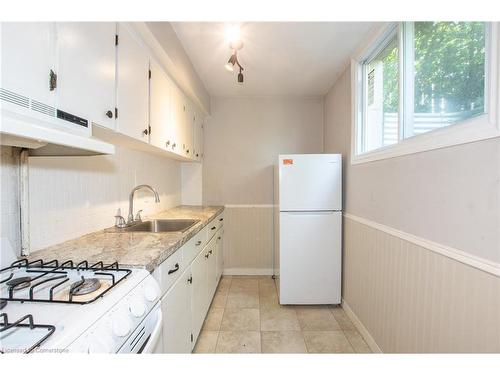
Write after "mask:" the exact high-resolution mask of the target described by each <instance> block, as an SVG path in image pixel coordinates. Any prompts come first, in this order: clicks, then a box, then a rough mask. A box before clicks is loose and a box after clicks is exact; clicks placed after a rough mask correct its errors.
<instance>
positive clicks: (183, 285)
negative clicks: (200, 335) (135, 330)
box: [161, 267, 192, 353]
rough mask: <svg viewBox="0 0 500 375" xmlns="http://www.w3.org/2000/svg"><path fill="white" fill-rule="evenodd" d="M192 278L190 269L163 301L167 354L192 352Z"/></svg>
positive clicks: (164, 336) (164, 340)
mask: <svg viewBox="0 0 500 375" xmlns="http://www.w3.org/2000/svg"><path fill="white" fill-rule="evenodd" d="M190 278H191V268H190V267H188V268H187V269H186V270H185V271H184V273H183V274H182V275H181V276H180V277H179V279H177V281H176V282H175V284H174V285H173V286H172V288H171V289H170V290H169V291H168V292H167V293H166V294H165V296H163V299H162V301H161V309H162V314H163V350H164V352H165V353H190V352H191V349H192V342H191V282H190Z"/></svg>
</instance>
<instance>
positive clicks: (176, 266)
mask: <svg viewBox="0 0 500 375" xmlns="http://www.w3.org/2000/svg"><path fill="white" fill-rule="evenodd" d="M177 271H179V263H175V268H174V269H173V270H169V271H168V274H169V275H170V274H172V273H174V272H177Z"/></svg>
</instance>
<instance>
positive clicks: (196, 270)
mask: <svg viewBox="0 0 500 375" xmlns="http://www.w3.org/2000/svg"><path fill="white" fill-rule="evenodd" d="M215 222H216V220H215V219H214V220H212V221H211V222H210V223H209V224H208V225H207V227H208V229H210V228H211V227H213V226H214V223H215ZM210 232H212V231H209V232H207V231H206V229H202V230H201V231H200V232H199V233H198V234H196V235H195V236H194V237H193V238H191V240H189V241H188V242H187V243H186V244H185V245H183V246H182V247H181V248H180V249H179V250H177V252H176V253H174V254H172V255H171V256H170V257H169V258H168V259H167V260H165V261H164V262H163V263H162V264H161V265H160V266H159V267H158V268H157V269H156V270H155V272H153V276H155V278H156V279H157V280H158V281H159V283H160V285H161V288H162V290H163V292H162V293H165V294H164V296H163V298H162V302H161V308H162V313H163V352H164V353H190V352H191V351H192V350H193V348H194V346H195V344H196V340H197V339H198V335H199V333H200V331H201V328H202V326H203V322H204V321H205V317H206V315H207V312H208V309H209V307H210V303H211V302H212V298H213V296H214V294H215V291H216V289H217V285H218V284H219V280H220V277H221V274H222V233H223V231H222V228H221V229H219V230H218V231H217V232H216V233H215V235H214V236H212V237H211V239H210V237H208V236H209V234H210ZM207 237H208V239H210V240H209V241H208V244H206V242H205V241H204V238H207ZM205 244H206V245H205ZM204 245H205V246H204ZM197 249H199V250H197ZM195 252H196V253H197V254H196V256H194V254H193V253H195ZM181 257H182V259H181ZM193 258H194V259H193ZM191 261H192V262H191ZM184 267H186V268H184ZM177 270H178V271H177ZM180 272H182V274H181V276H179V277H178V278H177V279H175V276H176V275H177V273H180Z"/></svg>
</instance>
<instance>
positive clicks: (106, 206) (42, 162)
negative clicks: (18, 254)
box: [29, 147, 181, 251]
mask: <svg viewBox="0 0 500 375" xmlns="http://www.w3.org/2000/svg"><path fill="white" fill-rule="evenodd" d="M29 168H30V176H29V179H30V181H29V186H30V227H31V233H30V240H31V251H36V250H39V249H42V248H45V247H47V246H50V245H53V244H57V243H60V242H62V241H65V240H68V239H71V238H75V237H78V236H81V235H83V234H86V233H89V232H93V231H96V230H100V229H103V228H106V227H110V226H113V225H114V223H115V219H114V215H115V214H116V211H117V209H118V208H120V209H121V213H122V216H124V217H125V218H126V217H127V214H128V196H129V193H130V191H131V190H132V188H133V187H134V186H136V185H139V184H150V185H152V186H153V187H154V188H156V189H157V190H158V192H159V194H160V200H161V201H160V203H159V204H157V203H155V201H154V197H153V196H152V194H151V193H150V192H149V191H146V190H144V191H142V190H141V191H138V192H137V193H136V198H135V200H134V211H135V212H136V211H137V210H139V209H143V210H144V212H143V215H148V214H152V213H154V212H159V211H162V210H165V209H168V208H171V207H173V206H176V205H179V204H180V202H181V173H180V162H177V161H174V160H170V159H167V158H163V157H159V156H155V155H150V154H147V153H143V152H139V151H133V150H129V149H124V148H120V147H117V148H116V154H115V155H108V156H92V157H37V158H30V162H29Z"/></svg>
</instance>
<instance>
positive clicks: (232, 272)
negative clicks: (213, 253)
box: [223, 268, 273, 276]
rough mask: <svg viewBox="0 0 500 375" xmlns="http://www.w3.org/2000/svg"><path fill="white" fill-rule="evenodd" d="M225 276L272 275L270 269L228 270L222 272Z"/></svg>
mask: <svg viewBox="0 0 500 375" xmlns="http://www.w3.org/2000/svg"><path fill="white" fill-rule="evenodd" d="M223 274H224V275H227V276H239V275H241V276H249V275H255V276H271V275H272V274H273V269H272V268H228V269H225V270H224V271H223Z"/></svg>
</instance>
